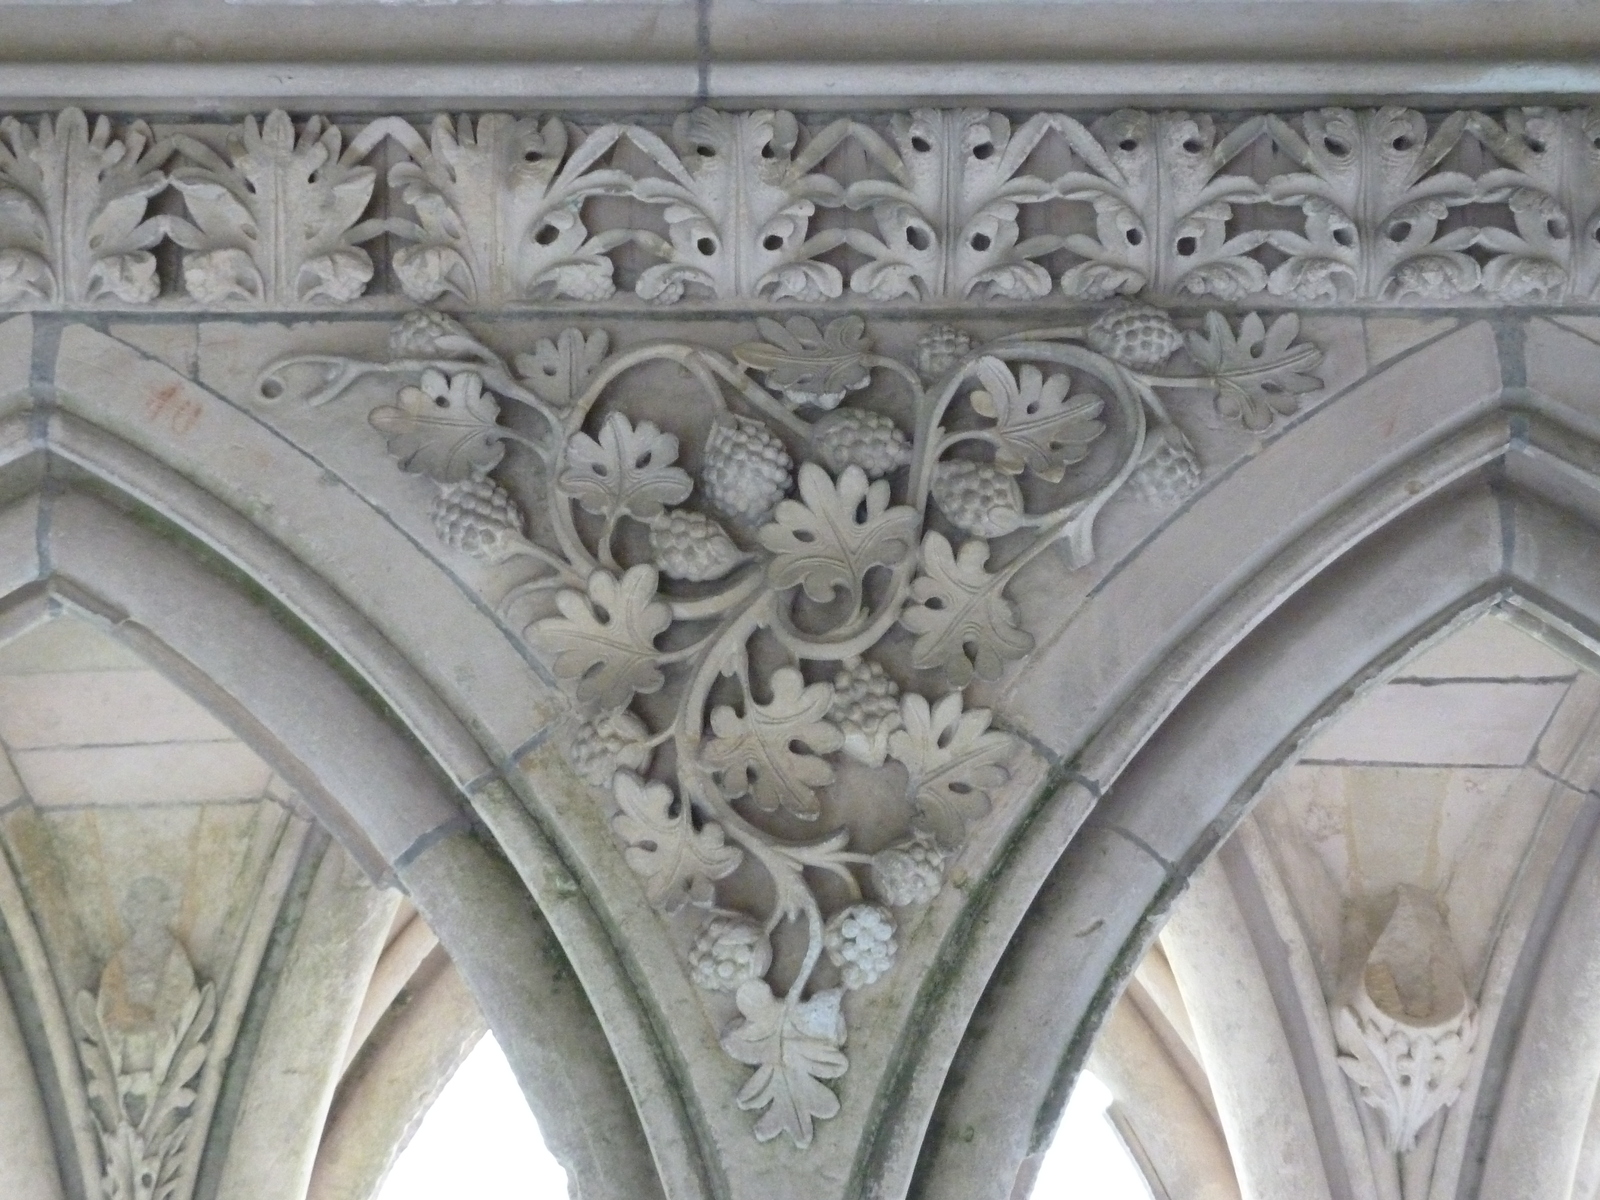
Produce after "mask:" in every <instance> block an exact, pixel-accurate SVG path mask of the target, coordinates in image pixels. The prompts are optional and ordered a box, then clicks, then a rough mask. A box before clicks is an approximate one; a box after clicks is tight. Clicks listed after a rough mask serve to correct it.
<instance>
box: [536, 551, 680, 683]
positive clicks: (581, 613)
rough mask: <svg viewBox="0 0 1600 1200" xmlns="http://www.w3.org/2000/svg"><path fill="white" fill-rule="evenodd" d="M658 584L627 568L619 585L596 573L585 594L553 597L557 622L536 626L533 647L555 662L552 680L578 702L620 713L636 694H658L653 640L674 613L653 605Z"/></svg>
mask: <svg viewBox="0 0 1600 1200" xmlns="http://www.w3.org/2000/svg"><path fill="white" fill-rule="evenodd" d="M656 580H657V576H656V569H655V568H654V567H647V566H639V567H629V568H628V570H627V571H625V572H624V573H623V575H622V578H621V579H620V580H619V579H618V578H617V577H616V576H615V575H612V574H610V573H609V572H607V571H595V572H594V573H593V574H592V575H590V576H589V585H588V589H587V592H575V591H572V590H571V589H563V590H562V591H561V592H559V593H558V594H557V595H556V607H557V608H558V609H560V611H561V615H560V616H559V617H546V618H544V619H543V620H540V621H537V622H535V623H534V625H533V628H532V630H531V631H530V635H531V637H532V639H533V641H534V643H535V644H536V645H538V646H540V647H542V648H543V649H544V650H546V651H547V652H549V653H550V654H552V655H553V656H554V660H553V662H552V669H553V670H554V671H555V674H556V678H558V679H559V680H561V681H562V683H563V684H565V685H566V686H567V687H569V688H571V689H572V692H573V694H574V695H575V696H576V697H577V698H578V699H579V700H580V701H582V702H584V703H586V704H593V705H595V706H596V707H598V708H621V707H622V706H623V705H625V704H627V703H628V701H629V699H630V698H631V697H632V696H633V694H634V693H635V692H644V693H646V694H648V693H650V692H656V691H660V690H661V685H662V684H663V683H664V682H665V677H664V676H663V675H662V674H661V667H660V665H659V664H658V663H657V661H656V660H657V659H658V658H659V657H660V655H661V652H660V651H659V650H657V649H656V646H655V639H656V638H658V637H659V636H660V635H661V634H662V633H664V632H666V629H667V626H669V625H671V624H672V611H671V610H670V609H669V608H668V607H667V606H666V605H665V604H663V603H661V602H660V601H659V600H658V599H656Z"/></svg>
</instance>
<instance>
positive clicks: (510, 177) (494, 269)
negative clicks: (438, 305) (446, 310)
mask: <svg viewBox="0 0 1600 1200" xmlns="http://www.w3.org/2000/svg"><path fill="white" fill-rule="evenodd" d="M395 126H396V128H395V129H394V130H393V132H394V134H395V136H396V138H397V139H398V140H399V141H400V142H401V144H402V145H404V146H405V148H406V150H407V151H408V152H409V153H410V155H411V161H410V162H403V163H397V164H395V166H394V167H393V168H391V169H390V172H389V186H390V187H392V188H394V189H395V190H396V191H397V192H398V193H399V194H400V198H401V199H402V200H404V201H405V203H406V204H408V205H410V207H411V209H412V211H413V212H414V213H415V214H416V220H415V221H407V220H400V221H396V222H393V227H394V230H395V232H396V233H397V234H399V236H400V237H402V238H403V239H405V241H406V244H405V245H404V246H402V247H401V249H399V250H398V251H397V252H396V253H395V257H394V269H395V274H396V276H397V277H398V278H399V280H400V286H401V288H402V289H403V290H404V291H405V294H406V295H407V296H409V297H410V298H411V299H413V300H416V301H419V302H426V301H430V300H436V299H438V298H439V297H441V296H445V295H452V296H456V297H459V298H460V299H462V300H466V301H468V302H471V303H478V304H496V303H504V302H505V301H508V300H524V299H533V298H536V297H541V296H551V297H563V298H570V299H574V300H591V301H592V300H604V299H606V298H607V297H609V296H610V295H611V294H612V293H613V292H614V291H615V290H616V285H615V284H614V283H613V282H612V263H611V260H610V258H608V257H607V254H608V253H609V252H610V251H611V250H614V249H615V248H616V247H618V246H620V245H623V244H624V243H626V242H627V241H629V240H630V238H631V237H632V233H631V231H629V230H626V229H613V230H606V231H603V232H601V233H599V234H594V235H591V234H590V232H589V229H588V227H587V226H586V225H585V223H584V220H583V206H584V204H585V202H586V201H588V200H589V199H590V198H591V197H594V196H617V195H626V194H628V192H629V189H630V188H631V187H632V185H633V179H632V178H631V177H630V176H629V175H627V174H626V173H625V172H623V171H619V170H616V169H615V168H610V167H603V166H601V165H600V163H601V160H602V159H603V158H604V157H605V156H606V154H607V153H608V152H609V151H610V150H611V148H612V147H613V146H615V145H616V143H617V139H618V138H619V137H621V135H622V128H621V127H620V126H617V125H607V126H603V127H602V128H600V129H596V130H594V131H593V132H592V133H590V134H589V135H588V136H587V137H581V136H579V135H576V134H575V132H574V131H573V130H572V129H571V127H570V126H568V124H567V123H566V122H565V121H563V120H561V119H560V118H558V117H552V118H550V119H549V120H547V121H545V122H544V124H542V125H541V124H540V123H539V122H538V121H537V120H536V119H534V118H532V117H527V118H521V119H518V118H515V117H512V116H509V115H508V114H506V113H483V114H481V115H479V116H478V117H477V118H476V119H474V118H472V117H468V116H463V117H461V118H459V119H458V120H457V121H456V122H454V123H452V122H451V121H450V119H449V118H448V117H438V118H436V119H435V120H434V122H433V125H432V126H431V127H430V129H429V131H428V134H429V136H428V138H427V139H426V140H424V139H423V138H422V136H421V135H420V134H418V133H417V132H416V130H415V129H413V128H412V127H411V126H410V125H407V124H405V123H404V122H396V123H395ZM569 151H570V152H569Z"/></svg>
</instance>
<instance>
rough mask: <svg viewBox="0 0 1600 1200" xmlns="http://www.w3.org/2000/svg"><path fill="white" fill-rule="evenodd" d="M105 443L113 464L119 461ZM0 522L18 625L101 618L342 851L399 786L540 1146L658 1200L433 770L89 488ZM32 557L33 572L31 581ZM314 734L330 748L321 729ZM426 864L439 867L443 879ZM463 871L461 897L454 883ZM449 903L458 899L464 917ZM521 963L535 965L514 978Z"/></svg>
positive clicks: (593, 1021) (573, 1012) (418, 883)
mask: <svg viewBox="0 0 1600 1200" xmlns="http://www.w3.org/2000/svg"><path fill="white" fill-rule="evenodd" d="M57 419H58V420H59V419H60V417H59V414H58V417H57ZM14 424H15V423H14V422H13V425H14ZM56 432H57V439H56V441H55V443H54V448H55V449H56V450H58V451H59V450H63V448H64V444H72V443H74V442H75V444H73V445H72V451H71V453H70V454H64V457H68V458H70V459H71V460H72V461H75V462H76V463H77V464H78V465H80V466H83V467H85V468H86V469H90V468H91V464H95V463H96V462H98V461H99V460H100V458H101V455H102V454H103V453H105V452H106V450H107V448H108V444H110V443H112V442H113V441H114V439H110V438H108V437H107V436H106V435H104V434H99V435H98V438H96V437H90V436H88V432H89V431H88V430H87V429H84V428H80V429H78V430H77V431H76V432H77V433H78V434H79V435H80V436H79V437H78V438H77V439H76V440H75V439H74V438H73V436H72V434H71V433H68V432H66V431H65V430H62V429H59V428H58V430H57V431H56ZM97 440H98V445H96V444H95V443H96V441H97ZM122 450H123V452H124V455H125V457H124V460H123V462H122V465H123V466H124V467H126V466H127V465H128V463H129V462H130V461H133V460H135V459H137V457H138V456H137V455H136V453H135V452H133V451H131V450H129V449H128V448H127V447H122ZM9 457H10V458H11V460H12V461H11V462H10V463H9V464H8V467H9V470H10V472H12V473H15V472H17V471H19V470H21V471H30V472H34V473H35V474H36V473H37V465H36V464H34V463H30V462H29V459H30V457H31V453H30V452H28V451H24V453H22V454H21V455H16V454H13V455H11V456H9ZM101 465H102V466H103V465H104V464H101ZM142 466H143V472H142V478H143V482H145V483H150V482H152V479H153V478H154V477H155V476H157V475H159V474H160V472H161V469H160V468H159V467H157V466H156V465H155V464H153V463H144V464H142ZM105 474H106V475H114V474H115V472H114V471H111V470H107V471H106V472H105ZM167 482H168V484H169V485H170V486H169V487H168V489H167V490H166V493H165V496H166V499H167V501H168V502H169V504H170V506H171V507H175V508H178V509H182V508H183V507H184V505H183V504H182V500H183V499H184V496H183V492H184V490H185V489H184V488H183V487H182V486H181V485H180V484H179V481H177V480H176V479H173V480H169V481H167ZM41 507H43V508H45V509H46V510H47V515H45V516H43V517H42V518H41V515H40V509H41ZM164 507H166V506H164ZM185 515H187V516H189V517H190V518H193V517H194V515H195V514H194V513H193V512H189V513H187V514H185ZM0 526H3V528H4V532H3V534H0V537H3V541H4V543H5V547H4V553H3V559H4V560H5V561H6V562H7V563H8V564H9V565H10V567H11V568H12V569H11V570H9V571H7V572H6V576H7V578H6V580H5V583H6V586H7V587H8V588H10V589H11V590H12V591H13V592H14V591H15V590H16V589H18V588H24V589H26V590H27V592H28V593H30V594H33V595H34V596H35V597H36V599H37V600H38V601H39V602H40V604H39V606H38V608H39V611H37V612H34V613H33V614H32V615H28V616H26V620H28V621H32V620H37V619H39V618H40V617H42V616H43V615H44V613H43V609H42V605H43V604H44V603H55V604H65V605H67V606H70V607H71V608H74V609H76V610H78V611H80V612H81V613H83V614H84V615H85V616H87V617H89V618H90V619H94V620H97V621H99V622H102V623H106V624H107V625H108V626H109V628H110V630H111V632H113V633H114V634H116V635H117V636H119V637H121V638H123V639H125V640H127V641H128V642H129V643H130V645H132V646H133V647H134V648H135V649H136V650H137V651H138V652H139V653H141V654H142V655H144V656H145V657H147V658H148V659H149V660H150V661H151V662H152V663H153V664H154V665H156V666H157V667H158V669H161V670H162V671H163V672H164V673H165V674H167V675H168V676H169V677H170V678H172V679H173V680H174V681H175V682H176V683H178V684H179V685H180V686H181V687H183V688H185V690H187V691H189V692H190V693H191V694H194V695H196V697H197V698H199V699H201V700H202V702H204V703H206V704H208V706H210V707H211V708H212V709H213V711H215V712H217V713H218V714H219V715H220V716H222V717H223V719H224V720H226V721H227V722H228V723H229V724H230V725H231V726H232V727H233V728H234V729H235V731H236V732H237V733H238V734H239V735H240V736H241V738H242V739H243V740H244V741H245V742H246V743H247V744H249V745H250V746H251V748H252V749H254V750H255V751H256V752H257V753H259V754H261V755H262V757H263V758H264V759H266V761H267V762H268V763H269V764H270V765H272V766H273V768H274V769H275V770H277V771H279V772H280V773H281V774H283V775H284V776H285V778H287V779H289V780H290V782H291V783H294V784H296V786H297V787H299V788H300V789H301V790H302V793H303V794H304V795H305V796H306V798H307V800H308V801H309V802H310V803H311V804H312V806H313V807H314V808H316V809H318V810H319V816H321V817H322V818H323V819H324V821H325V822H327V823H328V824H329V825H330V827H331V828H332V829H333V830H334V831H335V832H336V833H338V834H340V835H341V836H342V838H343V839H344V840H345V841H346V844H347V845H352V844H353V846H354V848H355V849H356V851H357V854H358V857H365V859H366V860H367V861H368V862H369V864H371V863H374V862H375V863H376V865H377V867H378V869H380V870H383V871H385V872H387V871H388V869H389V867H388V862H387V860H386V859H385V857H384V856H383V855H382V854H381V853H379V852H378V851H377V850H376V849H375V848H374V841H373V840H372V832H376V831H369V829H368V828H364V825H367V824H368V823H369V822H370V816H369V815H368V814H367V812H366V809H367V808H368V807H370V806H372V805H378V806H380V807H381V806H383V805H385V804H386V803H392V802H394V801H396V800H397V799H399V798H401V797H403V796H404V795H406V794H407V793H408V792H409V793H410V794H412V795H413V796H414V797H415V799H414V801H413V802H412V804H411V807H410V810H409V811H410V813H411V818H410V819H411V820H412V821H413V822H415V821H417V820H418V818H421V819H422V822H423V824H422V826H421V827H420V828H418V829H417V830H415V831H414V834H413V836H411V837H410V839H409V840H407V841H406V842H405V845H404V847H402V848H403V849H404V848H411V849H412V853H411V854H410V856H409V857H408V858H407V859H406V860H405V861H404V863H403V865H399V864H397V866H396V868H395V874H397V875H398V876H399V878H400V880H401V881H402V882H403V883H404V884H405V885H406V887H407V889H408V891H409V892H410V893H411V895H412V897H413V899H414V900H415V902H416V903H417V905H418V907H419V909H421V910H422V912H423V913H424V915H425V916H426V917H427V918H428V919H429V920H430V921H431V922H433V923H434V925H435V928H436V929H437V930H438V931H439V932H440V934H441V940H442V941H444V943H445V944H446V947H447V949H449V950H450V952H451V953H452V956H453V957H454V958H455V959H456V960H457V962H458V964H459V965H460V966H461V969H462V971H463V974H464V975H466V976H467V978H468V980H469V983H470V984H471V986H472V987H473V990H474V992H475V993H476V995H477V996H478V998H479V1001H480V1003H481V1004H482V1006H483V1008H484V1011H485V1015H486V1016H487V1017H488V1019H489V1021H490V1024H491V1027H492V1028H494V1029H496V1030H497V1032H498V1033H499V1034H500V1036H501V1038H502V1039H503V1041H504V1042H505V1044H506V1046H507V1049H508V1054H509V1056H510V1057H511V1059H512V1063H513V1066H514V1067H515V1068H516V1069H517V1073H518V1077H519V1079H520V1080H521V1081H523V1083H524V1088H525V1091H526V1092H527V1094H528V1096H529V1098H530V1104H531V1105H532V1106H533V1107H534V1109H535V1112H536V1115H537V1116H538V1117H539V1119H540V1121H541V1125H542V1127H543V1128H544V1130H545V1132H546V1136H547V1138H548V1139H549V1141H550V1144H551V1146H552V1149H553V1150H554V1151H555V1152H556V1153H557V1155H558V1157H560V1158H561V1159H562V1161H563V1162H564V1164H565V1165H566V1166H567V1168H568V1170H569V1171H570V1172H571V1173H572V1174H573V1176H574V1178H575V1179H577V1180H578V1181H579V1182H580V1186H585V1187H588V1188H590V1189H593V1190H595V1191H596V1194H599V1195H606V1194H611V1193H612V1192H613V1191H615V1192H618V1193H619V1194H638V1195H642V1196H651V1195H656V1194H659V1184H658V1183H657V1182H656V1166H655V1163H654V1160H653V1157H652V1154H651V1151H650V1150H649V1148H648V1147H647V1145H646V1142H645V1138H644V1135H643V1131H642V1130H641V1128H640V1126H639V1115H638V1113H637V1112H636V1110H635V1107H634V1104H633V1101H632V1099H631V1097H630V1095H629V1091H628V1088H627V1086H626V1084H625V1083H624V1081H623V1078H622V1075H621V1073H620V1071H619V1069H618V1066H617V1060H616V1058H615V1056H614V1053H613V1051H612V1050H611V1048H610V1046H609V1043H608V1040H607V1037H606V1034H605V1033H604V1032H603V1030H602V1029H601V1026H600V1023H599V1020H598V1018H597V1017H596V1014H595V1012H594V1009H593V1007H592V1006H591V1005H590V1003H589V999H588V997H587V995H585V994H584V992H583V991H582V989H580V988H578V987H577V986H576V985H575V983H574V982H573V980H572V978H571V977H570V976H566V977H565V979H563V975H564V971H563V969H562V968H560V967H559V966H556V965H555V964H561V963H564V962H565V961H566V957H565V952H564V950H563V949H562V948H561V946H560V944H559V942H558V941H557V940H556V938H555V936H554V934H553V933H552V931H551V930H550V928H549V926H548V924H547V923H546V922H545V921H544V919H543V917H542V915H541V914H540V913H539V911H538V909H537V907H536V906H535V904H534V902H533V900H532V898H531V897H529V896H527V894H526V893H525V892H524V891H523V890H522V888H521V886H520V884H518V882H517V880H516V877H515V875H514V873H513V872H512V871H511V870H510V868H509V866H508V865H507V864H506V863H505V862H504V860H503V859H500V858H498V857H497V856H495V855H494V854H493V853H491V852H490V851H488V850H487V849H486V848H485V847H484V846H483V845H482V844H481V843H480V842H479V841H478V839H477V837H476V835H474V834H472V833H471V832H469V831H468V830H467V829H466V822H465V820H464V819H463V817H462V815H461V810H460V809H459V808H458V807H457V804H456V801H455V800H454V799H453V798H452V796H451V792H450V789H449V787H448V785H447V784H445V782H444V780H443V777H442V775H441V774H440V772H439V770H438V768H437V766H436V765H435V764H434V763H433V762H431V761H430V760H428V759H427V758H426V757H425V756H424V754H423V753H422V752H421V751H420V749H418V748H416V747H414V746H412V745H410V744H409V743H408V742H407V741H406V739H404V738H402V737H401V735H399V734H398V733H397V732H396V731H395V730H394V729H393V728H392V727H391V726H389V725H388V724H386V723H385V722H384V721H383V720H382V719H381V718H380V717H379V716H378V714H377V713H375V712H374V711H373V710H372V709H371V708H370V707H368V706H367V702H366V701H365V700H364V699H363V698H361V697H359V696H358V695H357V694H356V693H355V692H354V691H352V690H351V689H350V687H349V685H348V683H346V682H345V681H344V680H343V679H342V678H341V677H340V676H339V674H338V673H337V672H336V671H334V670H333V669H332V668H331V667H329V666H328V665H326V664H325V663H323V662H322V661H320V660H319V659H318V658H317V657H316V655H314V654H313V653H312V651H311V650H310V649H309V648H308V647H307V646H305V645H304V644H303V643H302V642H300V641H299V640H298V639H297V638H296V637H295V636H294V635H293V634H291V633H290V632H289V631H288V630H286V629H285V628H284V627H282V626H281V625H279V624H278V623H277V622H276V621H274V620H273V618H272V617H271V616H270V615H269V614H268V613H267V612H266V611H265V610H264V609H263V608H262V607H260V606H259V604H257V603H253V602H252V600H251V598H250V597H248V596H246V595H244V594H242V593H241V592H239V591H238V590H237V588H236V587H235V586H234V585H233V584H231V583H229V582H227V581H224V580H223V579H221V578H219V577H218V576H216V575H214V574H212V573H210V572H208V571H207V570H206V569H205V568H204V567H203V566H202V565H201V564H200V563H199V562H198V561H196V559H195V558H194V557H193V556H192V555H191V554H189V553H186V552H185V551H184V550H183V549H182V548H181V544H180V543H177V542H174V541H172V540H169V539H167V538H163V537H161V536H159V535H158V534H157V533H154V532H152V531H151V530H150V529H149V528H148V525H147V524H144V523H141V522H139V521H136V520H134V519H131V518H130V517H129V516H128V515H127V514H125V513H123V512H121V511H119V510H118V509H117V508H116V507H113V506H110V505H108V504H106V503H105V502H103V501H101V500H98V499H96V498H95V497H93V496H92V495H89V494H87V493H84V492H79V491H66V492H60V493H57V494H51V495H48V496H45V497H40V496H37V495H35V496H32V497H29V498H26V499H24V500H21V501H18V502H16V503H14V504H12V505H11V506H10V507H9V508H7V509H6V510H3V512H0ZM213 532H215V531H214V530H213ZM40 548H42V549H44V551H45V553H46V556H47V557H46V562H48V564H49V566H48V569H47V570H45V571H44V573H42V574H41V570H40V567H39V562H40V560H39V558H38V556H37V550H38V549H40ZM17 619H19V620H20V619H22V617H21V616H20V615H19V617H18V618H17ZM332 729H337V730H338V731H339V736H338V738H337V739H329V738H327V737H325V736H323V735H324V733H325V732H326V731H327V730H332ZM405 807H406V806H405V803H404V802H403V801H402V802H401V808H402V810H404V809H405ZM424 814H432V815H431V816H424ZM363 818H366V820H365V821H364V820H363ZM363 847H365V849H363ZM441 864H454V868H453V872H452V869H451V868H450V867H449V866H446V865H441ZM462 864H465V866H463V865H462ZM369 869H371V868H370V867H369ZM463 872H465V874H464V875H463ZM446 875H448V878H446ZM469 877H470V880H471V886H467V884H466V883H465V882H464V880H465V879H467V878H469ZM458 892H462V893H463V894H465V895H468V896H471V897H472V898H473V901H472V902H469V903H468V904H467V905H466V906H464V905H463V902H462V900H461V897H460V895H458V894H457V893H458ZM530 964H543V965H544V966H545V967H546V969H545V970H544V971H542V972H539V971H534V972H533V973H531V974H530ZM658 1119H659V1118H658ZM669 1144H670V1143H669ZM691 1177H692V1176H691ZM684 1194H693V1193H692V1192H687V1193H684Z"/></svg>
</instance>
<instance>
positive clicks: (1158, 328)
mask: <svg viewBox="0 0 1600 1200" xmlns="http://www.w3.org/2000/svg"><path fill="white" fill-rule="evenodd" d="M1089 345H1091V346H1093V347H1094V348H1095V349H1096V350H1098V351H1099V352H1100V353H1101V354H1104V355H1105V356H1106V357H1107V358H1109V359H1112V360H1113V361H1115V362H1119V363H1121V364H1122V365H1123V366H1125V367H1132V368H1133V369H1134V370H1135V371H1147V370H1149V369H1150V368H1151V367H1159V366H1160V365H1161V364H1162V363H1164V362H1166V361H1167V359H1169V358H1171V357H1172V356H1173V355H1174V354H1175V353H1177V350H1178V347H1179V346H1181V345H1183V335H1182V334H1181V333H1179V332H1178V327H1177V326H1176V325H1174V324H1173V323H1172V318H1171V317H1169V316H1167V314H1166V313H1165V312H1163V311H1162V310H1161V309H1159V308H1152V307H1150V306H1149V305H1148V304H1122V305H1119V306H1117V307H1116V308H1113V309H1112V310H1111V311H1110V312H1108V313H1106V314H1105V315H1104V316H1102V317H1101V318H1100V319H1099V320H1097V321H1096V322H1095V323H1094V324H1093V325H1091V326H1089Z"/></svg>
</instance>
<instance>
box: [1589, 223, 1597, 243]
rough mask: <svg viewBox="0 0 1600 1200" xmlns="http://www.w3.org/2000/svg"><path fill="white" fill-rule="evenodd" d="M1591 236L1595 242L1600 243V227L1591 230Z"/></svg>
mask: <svg viewBox="0 0 1600 1200" xmlns="http://www.w3.org/2000/svg"><path fill="white" fill-rule="evenodd" d="M1589 236H1590V237H1592V238H1593V239H1594V240H1595V241H1597V242H1600V226H1596V227H1595V228H1594V229H1591V230H1590V231H1589Z"/></svg>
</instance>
